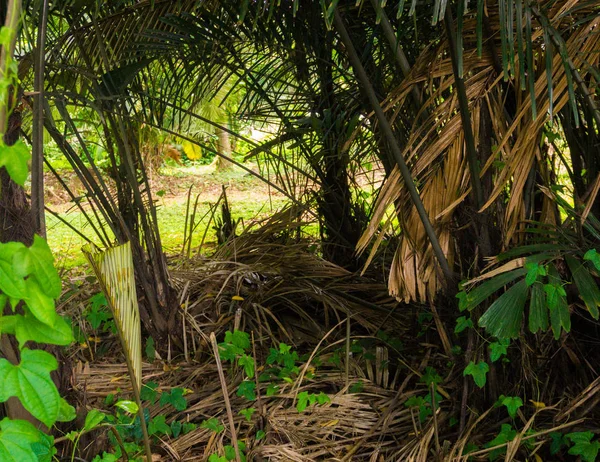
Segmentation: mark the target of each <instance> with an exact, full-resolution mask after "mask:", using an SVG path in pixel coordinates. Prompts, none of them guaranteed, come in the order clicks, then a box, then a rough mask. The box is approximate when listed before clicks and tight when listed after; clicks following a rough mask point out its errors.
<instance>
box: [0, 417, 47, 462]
mask: <svg viewBox="0 0 600 462" xmlns="http://www.w3.org/2000/svg"><path fill="white" fill-rule="evenodd" d="M38 441H40V432H39V431H38V430H37V429H36V428H35V427H34V426H33V425H32V424H31V423H29V422H27V421H25V420H10V419H8V418H5V419H3V420H2V421H0V460H1V461H2V462H38V457H37V455H36V453H35V451H34V450H33V447H32V444H34V443H37V442H38Z"/></svg>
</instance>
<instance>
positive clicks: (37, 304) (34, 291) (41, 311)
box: [25, 277, 58, 327]
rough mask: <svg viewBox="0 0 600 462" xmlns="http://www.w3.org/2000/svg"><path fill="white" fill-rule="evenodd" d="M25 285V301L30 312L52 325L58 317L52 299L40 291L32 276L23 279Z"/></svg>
mask: <svg viewBox="0 0 600 462" xmlns="http://www.w3.org/2000/svg"><path fill="white" fill-rule="evenodd" d="M25 287H26V289H27V297H26V298H25V303H26V304H27V307H28V308H29V310H30V311H31V313H32V314H33V315H34V316H35V317H36V318H37V319H38V320H40V321H41V322H43V323H44V324H47V325H48V326H50V327H54V324H55V323H56V320H57V318H58V316H57V314H56V309H55V307H54V300H53V299H52V298H51V297H49V296H48V295H46V294H45V293H44V292H43V291H42V289H41V288H40V286H39V284H38V283H37V282H36V281H35V279H34V278H32V277H29V278H27V279H26V280H25Z"/></svg>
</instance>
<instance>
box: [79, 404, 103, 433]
mask: <svg viewBox="0 0 600 462" xmlns="http://www.w3.org/2000/svg"><path fill="white" fill-rule="evenodd" d="M105 418H106V414H104V412H102V411H99V410H98V409H92V410H90V411H89V412H88V413H87V415H86V416H85V423H84V424H83V430H84V431H90V430H93V429H94V428H96V427H97V426H98V425H100V424H101V423H102V422H104V419H105Z"/></svg>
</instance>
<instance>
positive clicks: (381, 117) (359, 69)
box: [333, 10, 454, 283]
mask: <svg viewBox="0 0 600 462" xmlns="http://www.w3.org/2000/svg"><path fill="white" fill-rule="evenodd" d="M333 21H334V26H335V28H336V29H337V31H338V33H339V34H340V38H341V40H342V42H343V43H344V46H345V47H346V50H347V52H348V58H349V59H350V63H351V65H352V67H353V68H354V71H355V72H356V76H357V78H358V80H359V82H360V84H361V85H362V87H363V90H364V91H365V93H366V95H367V97H368V99H369V103H370V104H371V106H372V108H373V111H374V112H375V116H376V117H377V120H378V121H379V124H380V125H381V129H382V131H383V134H384V136H385V137H386V139H387V141H388V143H389V145H390V148H391V150H392V153H393V154H394V158H395V160H396V163H397V164H398V168H399V170H400V174H401V175H402V179H403V180H404V185H405V186H406V189H407V190H408V193H409V194H410V197H411V199H412V202H413V204H414V206H415V208H416V209H417V213H418V215H419V218H420V219H421V222H422V223H423V227H424V228H425V232H426V233H427V237H428V238H429V241H430V242H431V246H432V248H433V253H434V254H435V256H436V258H437V260H438V262H439V264H440V267H441V268H442V271H443V273H444V276H445V278H446V282H447V283H450V282H451V281H452V280H453V279H454V275H453V274H452V271H451V270H450V266H449V265H448V260H447V259H446V256H445V255H444V251H443V250H442V247H441V245H440V241H439V239H438V237H437V235H436V234H435V230H434V229H433V225H432V224H431V220H430V219H429V216H428V215H427V211H426V210H425V206H424V205H423V201H422V200H421V196H420V195H419V192H418V191H417V188H416V186H415V183H414V181H413V178H412V176H411V174H410V170H409V169H408V166H407V165H406V161H405V160H404V157H403V155H402V151H401V150H400V146H399V145H398V141H397V140H396V137H395V136H394V132H393V130H392V127H391V125H390V122H389V121H388V120H387V117H386V115H385V113H384V112H383V109H382V108H381V105H380V104H379V99H378V98H377V95H376V94H375V90H374V89H373V85H372V84H371V81H370V80H369V77H368V76H367V73H366V72H365V69H364V67H363V65H362V63H361V61H360V58H359V57H358V54H357V53H356V49H355V48H354V44H353V43H352V39H351V38H350V35H348V31H347V30H346V26H344V22H343V20H342V18H341V16H340V14H339V12H338V11H337V10H336V11H335V15H334V19H333Z"/></svg>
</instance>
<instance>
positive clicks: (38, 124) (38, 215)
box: [31, 0, 48, 236]
mask: <svg viewBox="0 0 600 462" xmlns="http://www.w3.org/2000/svg"><path fill="white" fill-rule="evenodd" d="M47 23H48V0H42V8H41V11H40V24H39V28H38V36H37V47H36V51H35V53H34V54H35V63H34V74H35V77H34V84H33V87H34V91H35V93H36V95H35V97H34V99H33V129H32V132H33V133H32V137H31V138H32V153H31V154H32V158H31V213H32V217H33V220H34V226H35V228H36V232H37V233H39V234H40V235H41V236H46V219H45V215H44V76H45V68H46V50H45V46H46V26H47Z"/></svg>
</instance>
